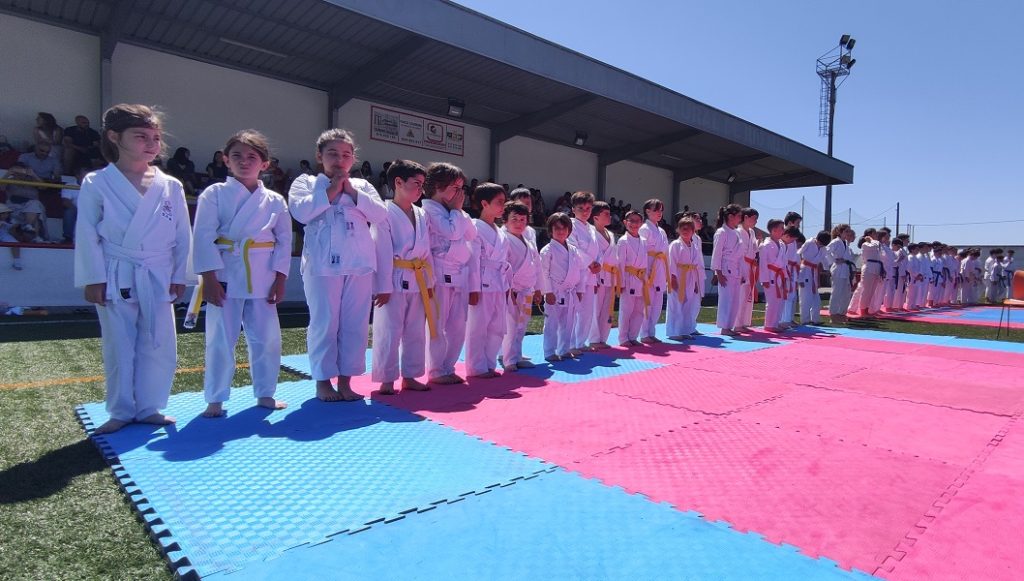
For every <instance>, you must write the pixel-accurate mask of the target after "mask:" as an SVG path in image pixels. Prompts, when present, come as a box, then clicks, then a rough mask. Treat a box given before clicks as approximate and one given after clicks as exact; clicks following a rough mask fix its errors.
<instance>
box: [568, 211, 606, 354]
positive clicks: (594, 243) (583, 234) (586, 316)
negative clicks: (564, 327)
mask: <svg viewBox="0 0 1024 581" xmlns="http://www.w3.org/2000/svg"><path fill="white" fill-rule="evenodd" d="M597 238H598V234H597V228H595V227H594V226H593V225H591V224H588V223H587V222H583V221H580V220H577V219H576V218H573V219H572V231H571V232H570V233H569V244H572V245H573V246H575V247H576V251H577V252H579V254H580V258H582V259H583V272H582V273H581V274H580V278H581V279H582V280H583V298H582V299H580V304H579V308H577V309H576V312H575V314H574V315H573V319H574V321H573V333H572V336H573V341H575V344H574V345H573V349H576V350H579V351H582V350H584V349H586V347H587V341H589V340H590V334H591V332H592V331H593V330H594V323H595V307H594V302H595V299H596V298H597V297H596V293H597V288H596V287H597V275H596V274H594V273H592V272H590V265H591V264H593V263H595V262H597V263H598V264H600V262H599V261H598V258H600V254H601V250H600V247H599V246H598V239H597Z"/></svg>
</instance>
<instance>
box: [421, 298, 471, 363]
mask: <svg viewBox="0 0 1024 581" xmlns="http://www.w3.org/2000/svg"><path fill="white" fill-rule="evenodd" d="M434 304H435V306H436V307H437V337H435V338H433V339H430V341H429V344H428V345H427V376H428V377H429V378H430V379H437V378H438V377H444V376H445V375H452V374H454V373H455V362H456V361H458V360H459V354H460V353H462V345H463V341H464V340H465V338H466V313H467V309H468V307H469V295H468V293H467V292H466V290H465V289H463V288H459V287H454V286H443V285H440V284H439V285H436V286H435V287H434Z"/></svg>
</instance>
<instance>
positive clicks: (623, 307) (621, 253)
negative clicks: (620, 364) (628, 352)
mask: <svg viewBox="0 0 1024 581" xmlns="http://www.w3.org/2000/svg"><path fill="white" fill-rule="evenodd" d="M615 252H616V254H617V256H618V260H619V272H620V273H621V275H622V294H621V295H620V296H619V344H620V345H621V344H625V343H626V342H627V341H636V339H637V337H639V336H640V331H641V328H642V327H643V325H644V321H646V320H647V310H648V308H649V307H650V305H648V304H646V303H647V302H649V301H650V299H651V298H652V297H651V296H650V292H649V291H650V289H649V288H648V282H647V281H648V280H649V274H648V271H647V244H646V243H645V242H644V239H643V238H641V237H640V236H636V237H633V236H630V235H629V232H627V233H625V234H623V235H622V237H621V238H619V241H618V243H617V244H616V245H615ZM645 297H646V299H645Z"/></svg>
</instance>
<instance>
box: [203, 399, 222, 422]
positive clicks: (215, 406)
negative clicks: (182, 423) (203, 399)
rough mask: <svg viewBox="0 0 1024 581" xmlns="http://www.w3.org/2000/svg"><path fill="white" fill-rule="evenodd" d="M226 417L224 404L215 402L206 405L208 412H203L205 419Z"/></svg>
mask: <svg viewBox="0 0 1024 581" xmlns="http://www.w3.org/2000/svg"><path fill="white" fill-rule="evenodd" d="M223 415H224V402H220V401H215V402H213V403H208V404H206V411H205V412H203V417H204V418H219V417H222V416H223Z"/></svg>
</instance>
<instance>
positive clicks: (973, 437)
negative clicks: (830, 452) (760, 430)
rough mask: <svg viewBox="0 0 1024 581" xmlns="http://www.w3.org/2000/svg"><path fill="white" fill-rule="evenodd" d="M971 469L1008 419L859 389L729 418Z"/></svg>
mask: <svg viewBox="0 0 1024 581" xmlns="http://www.w3.org/2000/svg"><path fill="white" fill-rule="evenodd" d="M730 417H733V418H736V419H738V420H741V421H744V422H754V423H759V424H760V425H762V426H769V427H780V428H783V429H786V430H791V431H797V430H798V431H800V432H802V433H809V434H817V435H822V436H826V437H830V438H840V439H842V440H843V441H845V442H849V443H853V444H867V445H868V446H871V447H874V448H880V449H883V450H892V451H895V452H901V453H905V454H910V455H916V456H921V457H924V458H929V459H932V460H938V461H942V462H949V463H954V464H957V465H960V466H964V467H966V466H967V465H968V464H970V462H971V461H972V460H973V459H974V458H975V457H977V456H978V454H979V453H980V452H981V451H982V450H984V448H985V446H986V445H987V444H988V443H989V441H991V439H992V438H993V436H995V435H996V434H997V433H998V432H999V430H1000V429H1001V428H1002V427H1003V426H1004V425H1005V424H1006V418H1005V417H1002V416H994V415H991V414H978V413H973V412H966V411H960V410H953V409H949V408H944V407H937V406H931V405H922V404H917V403H911V402H904V401H896V400H892V399H887V398H880V397H875V396H871V395H867V394H861V393H854V392H839V391H831V390H825V389H813V388H803V389H796V390H793V391H791V392H789V393H787V394H785V395H783V396H782V397H780V398H778V399H775V400H772V401H769V402H766V403H765V404H764V405H759V406H755V407H752V408H749V409H746V410H742V411H739V412H737V413H736V414H734V415H733V416H730Z"/></svg>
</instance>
